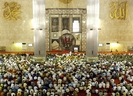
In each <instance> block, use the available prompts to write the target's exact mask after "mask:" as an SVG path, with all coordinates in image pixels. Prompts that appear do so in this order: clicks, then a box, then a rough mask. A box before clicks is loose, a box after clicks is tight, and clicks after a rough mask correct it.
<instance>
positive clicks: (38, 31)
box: [33, 0, 46, 57]
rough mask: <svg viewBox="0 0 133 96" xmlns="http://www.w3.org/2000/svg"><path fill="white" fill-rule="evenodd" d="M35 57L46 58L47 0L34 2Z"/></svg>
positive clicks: (34, 0)
mask: <svg viewBox="0 0 133 96" xmlns="http://www.w3.org/2000/svg"><path fill="white" fill-rule="evenodd" d="M33 23H34V24H33V26H34V28H33V29H34V56H35V57H45V55H46V48H45V47H46V46H45V0H33Z"/></svg>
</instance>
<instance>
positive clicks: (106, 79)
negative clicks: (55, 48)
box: [0, 54, 133, 96]
mask: <svg viewBox="0 0 133 96" xmlns="http://www.w3.org/2000/svg"><path fill="white" fill-rule="evenodd" d="M132 57H133V55H132V54H123V55H121V54H117V55H114V54H99V55H98V60H93V61H91V62H88V61H87V60H86V58H87V57H86V55H85V54H62V55H59V54H53V55H52V54H47V56H46V59H45V60H42V61H40V62H39V61H37V60H36V59H34V56H33V55H30V54H23V55H22V54H1V55H0V96H83V95H79V93H80V92H84V93H85V95H84V96H133V62H132V61H130V60H131V59H130V58H132ZM116 58H117V59H116ZM118 59H119V60H118Z"/></svg>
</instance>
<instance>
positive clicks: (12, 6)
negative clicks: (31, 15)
mask: <svg viewBox="0 0 133 96" xmlns="http://www.w3.org/2000/svg"><path fill="white" fill-rule="evenodd" d="M20 8H21V5H20V4H18V3H16V2H10V3H8V2H5V3H4V8H3V9H4V11H3V17H4V18H5V19H8V20H18V19H21V17H20V16H19V14H20V13H21V12H20V11H19V10H20Z"/></svg>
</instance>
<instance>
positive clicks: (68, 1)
mask: <svg viewBox="0 0 133 96" xmlns="http://www.w3.org/2000/svg"><path fill="white" fill-rule="evenodd" d="M59 1H60V2H62V3H65V4H67V3H70V2H71V1H72V0H59Z"/></svg>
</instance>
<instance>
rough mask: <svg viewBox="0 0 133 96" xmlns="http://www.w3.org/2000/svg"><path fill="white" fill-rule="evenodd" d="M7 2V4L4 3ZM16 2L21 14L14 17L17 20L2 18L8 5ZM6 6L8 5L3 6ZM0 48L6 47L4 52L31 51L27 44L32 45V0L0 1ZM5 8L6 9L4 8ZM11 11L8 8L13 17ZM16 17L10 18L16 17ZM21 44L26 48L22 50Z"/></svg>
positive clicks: (31, 48)
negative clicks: (24, 44)
mask: <svg viewBox="0 0 133 96" xmlns="http://www.w3.org/2000/svg"><path fill="white" fill-rule="evenodd" d="M6 2H7V3H6ZM11 2H16V3H17V4H20V6H21V7H20V9H19V10H17V11H19V12H21V13H20V14H18V15H16V16H20V19H18V20H9V19H10V18H7V19H5V18H4V17H3V14H4V11H5V10H6V8H7V7H9V5H10V4H9V3H11ZM4 4H8V5H4ZM0 6H1V7H0V8H1V9H0V34H1V35H0V46H6V51H33V47H28V44H29V43H33V37H34V36H33V30H31V29H32V0H28V2H27V0H0ZM5 6H6V8H5ZM12 6H14V5H12ZM14 8H15V7H13V9H12V8H11V7H9V9H8V11H10V14H7V15H13V14H14V13H15V12H17V11H15V12H14V13H13V10H14ZM16 16H11V17H12V18H13V17H16ZM22 43H26V45H27V46H26V47H27V48H24V49H23V48H22V47H23V46H22Z"/></svg>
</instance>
